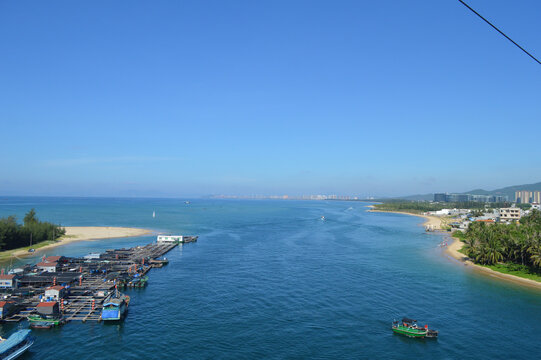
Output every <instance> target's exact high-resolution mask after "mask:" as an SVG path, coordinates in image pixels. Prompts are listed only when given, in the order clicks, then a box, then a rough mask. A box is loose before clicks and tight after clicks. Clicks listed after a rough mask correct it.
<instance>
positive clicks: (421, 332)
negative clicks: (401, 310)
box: [392, 318, 438, 339]
mask: <svg viewBox="0 0 541 360" xmlns="http://www.w3.org/2000/svg"><path fill="white" fill-rule="evenodd" d="M392 329H393V332H395V333H397V334H400V335H405V336H408V337H414V338H422V339H423V338H437V337H438V331H437V330H433V329H429V328H428V325H425V326H424V327H419V325H417V320H414V319H410V318H403V319H402V321H397V320H395V321H394V322H393V325H392Z"/></svg>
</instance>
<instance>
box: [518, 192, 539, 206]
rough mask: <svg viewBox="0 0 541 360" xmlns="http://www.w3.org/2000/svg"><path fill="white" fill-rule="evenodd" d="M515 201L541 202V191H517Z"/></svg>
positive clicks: (522, 202) (524, 202)
mask: <svg viewBox="0 0 541 360" xmlns="http://www.w3.org/2000/svg"><path fill="white" fill-rule="evenodd" d="M515 202H517V203H520V204H531V203H537V204H539V203H541V191H528V190H519V191H515Z"/></svg>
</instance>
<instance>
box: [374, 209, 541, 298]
mask: <svg viewBox="0 0 541 360" xmlns="http://www.w3.org/2000/svg"><path fill="white" fill-rule="evenodd" d="M370 207H371V208H373V206H370ZM368 212H381V213H393V214H402V215H411V216H418V217H422V218H425V219H426V220H427V221H426V222H425V223H424V224H423V226H426V225H432V224H431V223H430V221H434V222H435V221H436V220H438V221H439V224H438V227H435V229H437V230H441V219H440V218H438V217H436V216H430V215H420V214H413V213H407V212H404V211H384V210H373V209H370V210H368ZM440 234H442V235H445V234H447V235H449V237H450V238H451V239H452V240H453V242H452V243H451V244H450V245H449V246H447V248H446V249H445V254H446V255H448V256H449V257H451V258H452V259H454V260H458V261H459V262H460V263H462V264H464V266H468V267H470V269H472V270H474V271H477V272H478V273H481V274H483V275H485V276H490V277H493V278H497V279H499V280H504V281H507V282H511V283H514V284H517V285H523V286H527V287H530V288H536V289H541V282H539V281H535V280H531V279H526V278H522V277H520V276H516V275H511V274H504V273H501V272H499V271H496V270H492V269H490V268H487V267H484V266H481V265H477V264H475V263H474V262H473V261H471V260H470V259H469V258H468V257H467V256H466V255H464V254H462V253H461V252H459V250H460V249H462V247H463V246H464V244H463V243H462V241H460V239H458V238H456V237H453V236H452V235H451V234H449V233H443V232H441V233H440Z"/></svg>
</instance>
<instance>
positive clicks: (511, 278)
mask: <svg viewBox="0 0 541 360" xmlns="http://www.w3.org/2000/svg"><path fill="white" fill-rule="evenodd" d="M451 239H453V242H452V244H451V245H449V246H448V247H447V249H446V250H445V253H446V254H447V255H449V256H450V257H452V258H453V259H455V260H458V261H460V262H461V263H463V264H464V266H469V267H470V268H471V269H473V270H475V271H478V272H480V273H482V274H483V275H485V276H491V277H495V278H498V279H499V280H505V281H508V282H512V283H514V284H519V285H523V286H528V287H533V288H536V289H541V282H539V281H535V280H532V279H526V278H523V277H520V276H516V275H511V274H505V273H501V272H499V271H496V270H492V269H490V268H487V267H484V266H481V265H477V264H475V263H474V262H473V261H471V260H470V258H469V257H467V256H466V255H464V254H462V253H461V252H460V251H459V250H460V249H462V247H463V246H464V243H463V242H462V241H460V239H458V238H456V237H453V236H451Z"/></svg>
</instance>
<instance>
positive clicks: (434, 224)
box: [368, 205, 442, 230]
mask: <svg viewBox="0 0 541 360" xmlns="http://www.w3.org/2000/svg"><path fill="white" fill-rule="evenodd" d="M368 207H370V208H371V209H370V210H368V212H381V213H392V214H402V215H410V216H417V217H421V218H423V219H425V220H426V221H425V222H424V223H423V226H425V227H426V226H430V227H431V228H432V229H434V230H441V224H442V220H441V218H439V217H437V216H431V215H422V214H412V213H408V212H404V211H384V210H374V209H373V206H372V205H370V206H368Z"/></svg>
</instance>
